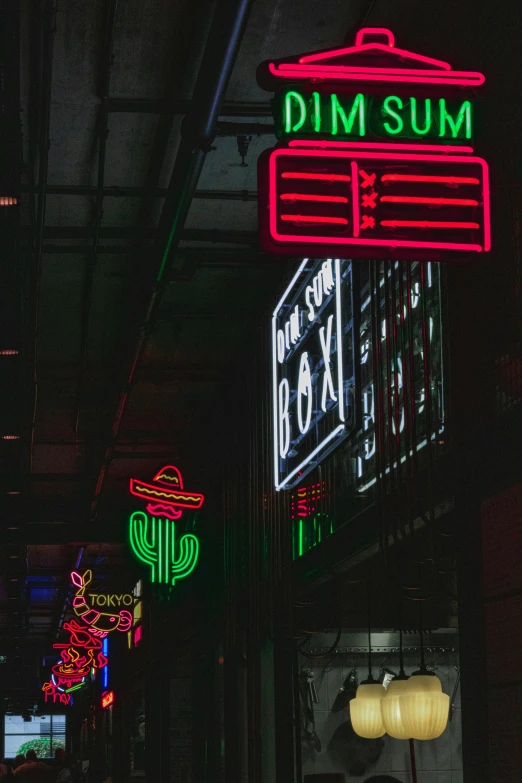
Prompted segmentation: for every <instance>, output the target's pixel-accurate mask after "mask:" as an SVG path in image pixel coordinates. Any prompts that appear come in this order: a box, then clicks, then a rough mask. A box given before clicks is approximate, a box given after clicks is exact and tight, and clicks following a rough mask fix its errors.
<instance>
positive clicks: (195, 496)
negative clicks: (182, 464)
mask: <svg viewBox="0 0 522 783" xmlns="http://www.w3.org/2000/svg"><path fill="white" fill-rule="evenodd" d="M130 492H131V495H134V497H138V498H140V499H141V500H143V501H145V502H146V504H147V505H146V509H147V511H148V512H149V513H148V514H147V513H145V512H144V511H135V512H134V513H133V514H131V517H130V520H129V541H130V546H131V549H132V551H133V552H134V554H135V555H136V557H137V558H138V559H139V560H140V561H141V562H142V563H144V564H145V565H148V566H149V567H150V580H151V582H153V583H157V584H163V585H175V584H176V582H177V581H178V580H179V579H184V578H186V577H187V576H189V575H190V574H191V573H192V571H193V570H194V568H195V567H196V564H197V561H198V557H199V540H198V538H197V536H195V535H193V534H192V533H184V534H183V535H179V534H178V531H177V529H176V522H177V521H178V520H179V519H180V518H181V516H182V514H183V512H184V511H186V510H188V509H192V510H197V509H199V508H201V506H202V505H203V502H204V500H205V498H204V495H202V494H201V493H198V492H187V491H186V490H185V489H184V488H183V479H182V476H181V472H180V470H179V469H178V468H176V467H175V466H173V465H166V466H165V467H164V468H162V469H161V470H160V471H159V472H158V473H157V474H156V476H155V477H154V479H153V481H152V483H148V482H144V481H139V480H138V479H131V480H130ZM149 514H150V516H149Z"/></svg>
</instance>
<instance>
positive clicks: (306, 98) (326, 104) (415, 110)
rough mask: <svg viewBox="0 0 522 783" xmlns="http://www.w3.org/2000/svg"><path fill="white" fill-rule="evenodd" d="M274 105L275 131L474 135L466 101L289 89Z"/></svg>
mask: <svg viewBox="0 0 522 783" xmlns="http://www.w3.org/2000/svg"><path fill="white" fill-rule="evenodd" d="M274 106H275V107H276V108H275V120H276V132H277V134H278V135H281V134H286V135H292V134H296V135H297V136H305V137H307V136H308V137H309V136H310V135H311V134H312V135H313V134H316V133H317V134H321V135H322V136H355V137H363V136H368V135H369V136H372V135H373V136H378V137H382V136H392V137H404V138H419V137H426V136H431V137H434V138H440V139H442V138H448V139H471V138H472V135H473V113H472V108H473V107H472V104H471V102H470V101H467V100H466V101H459V100H458V99H457V100H453V99H450V100H446V98H439V99H437V98H414V97H404V96H398V95H388V96H385V97H383V98H377V97H375V96H365V95H363V94H362V93H357V94H356V95H352V96H344V95H338V94H337V93H331V94H328V93H320V92H318V91H317V90H315V91H314V92H312V93H308V94H305V93H301V92H297V91H296V90H289V91H288V92H285V93H278V94H277V95H276V97H275V103H274Z"/></svg>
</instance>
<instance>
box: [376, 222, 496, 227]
mask: <svg viewBox="0 0 522 783" xmlns="http://www.w3.org/2000/svg"><path fill="white" fill-rule="evenodd" d="M381 226H390V227H391V228H395V227H400V226H410V227H411V228H480V226H479V224H478V223H466V222H461V221H452V220H381Z"/></svg>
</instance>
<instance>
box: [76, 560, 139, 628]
mask: <svg viewBox="0 0 522 783" xmlns="http://www.w3.org/2000/svg"><path fill="white" fill-rule="evenodd" d="M71 581H72V583H73V585H74V586H75V587H76V588H77V591H76V594H75V596H74V598H73V602H72V607H73V611H74V613H75V615H76V616H77V617H78V618H79V619H81V620H82V622H84V623H85V624H86V625H87V626H88V629H89V631H90V633H91V634H92V635H93V636H99V637H100V638H103V637H104V636H107V634H108V633H110V632H111V631H116V630H118V631H128V630H129V628H130V627H131V625H132V613H131V612H130V611H129V610H128V609H119V610H118V611H114V612H101V611H98V609H95V608H94V606H99V607H104V608H107V607H111V608H113V607H114V608H115V609H116V608H117V607H120V606H121V605H122V604H123V605H125V606H130V605H131V604H132V603H133V598H132V596H131V595H128V594H120V595H117V594H114V595H113V594H111V595H106V594H104V593H100V594H99V593H90V592H88V593H87V595H86V590H88V587H89V585H90V584H91V582H92V571H91V570H88V571H85V573H84V574H83V575H82V574H79V573H78V572H77V571H73V572H72V573H71ZM128 598H130V599H131V600H130V603H128ZM109 599H110V600H109ZM123 599H126V600H125V601H124V600H123Z"/></svg>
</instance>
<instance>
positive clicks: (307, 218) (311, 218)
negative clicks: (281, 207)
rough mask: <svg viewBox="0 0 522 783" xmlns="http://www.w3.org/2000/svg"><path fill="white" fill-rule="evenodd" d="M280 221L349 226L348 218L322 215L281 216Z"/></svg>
mask: <svg viewBox="0 0 522 783" xmlns="http://www.w3.org/2000/svg"><path fill="white" fill-rule="evenodd" d="M279 219H280V220H288V221H293V222H294V223H336V224H337V223H339V224H341V225H343V226H347V225H348V221H347V220H346V218H341V217H322V216H321V215H279Z"/></svg>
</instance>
